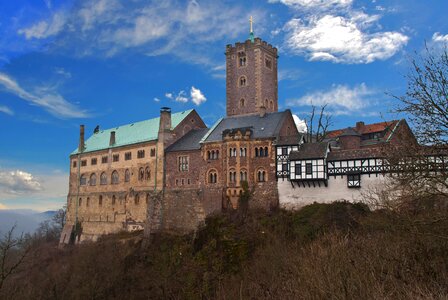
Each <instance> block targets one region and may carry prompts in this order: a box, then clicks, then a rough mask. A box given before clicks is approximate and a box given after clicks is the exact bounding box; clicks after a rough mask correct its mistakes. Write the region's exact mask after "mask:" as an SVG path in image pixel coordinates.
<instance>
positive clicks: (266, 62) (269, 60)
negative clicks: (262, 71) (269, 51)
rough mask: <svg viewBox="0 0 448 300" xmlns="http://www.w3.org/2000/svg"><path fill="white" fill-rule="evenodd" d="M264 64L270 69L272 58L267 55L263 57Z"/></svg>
mask: <svg viewBox="0 0 448 300" xmlns="http://www.w3.org/2000/svg"><path fill="white" fill-rule="evenodd" d="M264 66H265V67H266V68H268V69H270V70H272V59H271V58H270V57H268V56H266V57H265V58H264Z"/></svg>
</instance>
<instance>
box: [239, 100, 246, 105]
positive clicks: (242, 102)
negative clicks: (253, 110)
mask: <svg viewBox="0 0 448 300" xmlns="http://www.w3.org/2000/svg"><path fill="white" fill-rule="evenodd" d="M245 102H246V100H244V98H243V99H241V100H240V107H244V106H246V103H245Z"/></svg>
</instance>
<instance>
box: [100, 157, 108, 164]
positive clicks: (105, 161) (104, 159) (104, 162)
mask: <svg viewBox="0 0 448 300" xmlns="http://www.w3.org/2000/svg"><path fill="white" fill-rule="evenodd" d="M101 163H102V164H107V156H103V157H101Z"/></svg>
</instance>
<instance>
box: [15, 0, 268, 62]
mask: <svg viewBox="0 0 448 300" xmlns="http://www.w3.org/2000/svg"><path fill="white" fill-rule="evenodd" d="M64 9H65V10H64V11H62V10H61V11H58V12H55V13H54V15H53V16H51V17H50V18H49V20H41V21H39V22H37V23H35V24H33V25H31V26H30V27H29V28H25V29H22V30H21V31H20V33H21V34H24V35H25V36H26V37H27V38H34V39H38V38H39V39H44V38H46V37H50V36H52V35H55V34H56V32H59V33H60V34H58V35H57V36H56V40H55V42H54V43H51V44H50V45H48V46H49V47H50V48H51V47H55V48H57V50H62V51H66V52H68V53H69V54H70V55H76V56H100V57H104V56H108V57H110V56H114V55H117V54H119V53H122V52H124V51H129V50H130V49H133V50H134V51H136V52H139V53H143V54H147V55H152V56H154V55H163V54H172V55H175V56H177V57H180V58H181V59H185V60H187V61H190V62H193V63H198V64H204V63H206V64H207V66H214V65H216V64H215V63H213V62H211V61H210V60H211V59H210V58H211V57H213V56H212V54H217V50H214V52H213V50H211V49H213V45H211V43H210V42H214V41H218V40H233V39H235V38H236V37H237V36H240V34H242V33H243V32H246V33H247V32H248V18H249V16H250V15H253V16H254V18H255V19H256V20H258V23H257V24H258V26H257V29H258V31H257V32H258V34H260V33H261V31H262V29H263V24H265V23H267V21H265V18H263V16H264V12H262V11H261V10H259V9H251V8H248V7H247V5H246V4H245V3H244V4H240V5H232V6H231V5H230V4H228V3H225V2H218V1H200V2H199V1H195V0H190V1H177V0H166V1H127V2H126V4H123V2H122V1H118V0H79V1H77V4H76V5H75V6H74V7H71V8H70V10H67V9H66V8H64ZM223 12H225V13H223ZM56 15H60V16H64V15H66V17H65V20H66V21H65V23H63V22H62V18H61V17H57V16H56ZM220 52H221V51H220Z"/></svg>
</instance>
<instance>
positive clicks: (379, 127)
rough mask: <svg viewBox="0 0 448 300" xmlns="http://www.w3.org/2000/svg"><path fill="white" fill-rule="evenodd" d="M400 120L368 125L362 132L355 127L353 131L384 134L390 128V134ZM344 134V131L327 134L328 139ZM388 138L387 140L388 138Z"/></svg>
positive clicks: (338, 130) (361, 129) (333, 131)
mask: <svg viewBox="0 0 448 300" xmlns="http://www.w3.org/2000/svg"><path fill="white" fill-rule="evenodd" d="M398 122H399V120H393V121H389V122H380V123H374V124H366V125H364V126H362V127H361V128H360V130H357V129H356V127H353V129H354V130H355V131H356V132H358V133H359V134H368V133H373V132H382V131H384V130H386V129H387V128H390V130H391V131H390V132H392V130H393V129H394V127H395V126H396V125H397V123H398ZM343 132H344V129H337V130H332V131H329V132H328V133H327V138H337V137H339V136H340V135H341V134H342V133H343ZM387 137H388V136H386V137H385V138H387Z"/></svg>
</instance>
